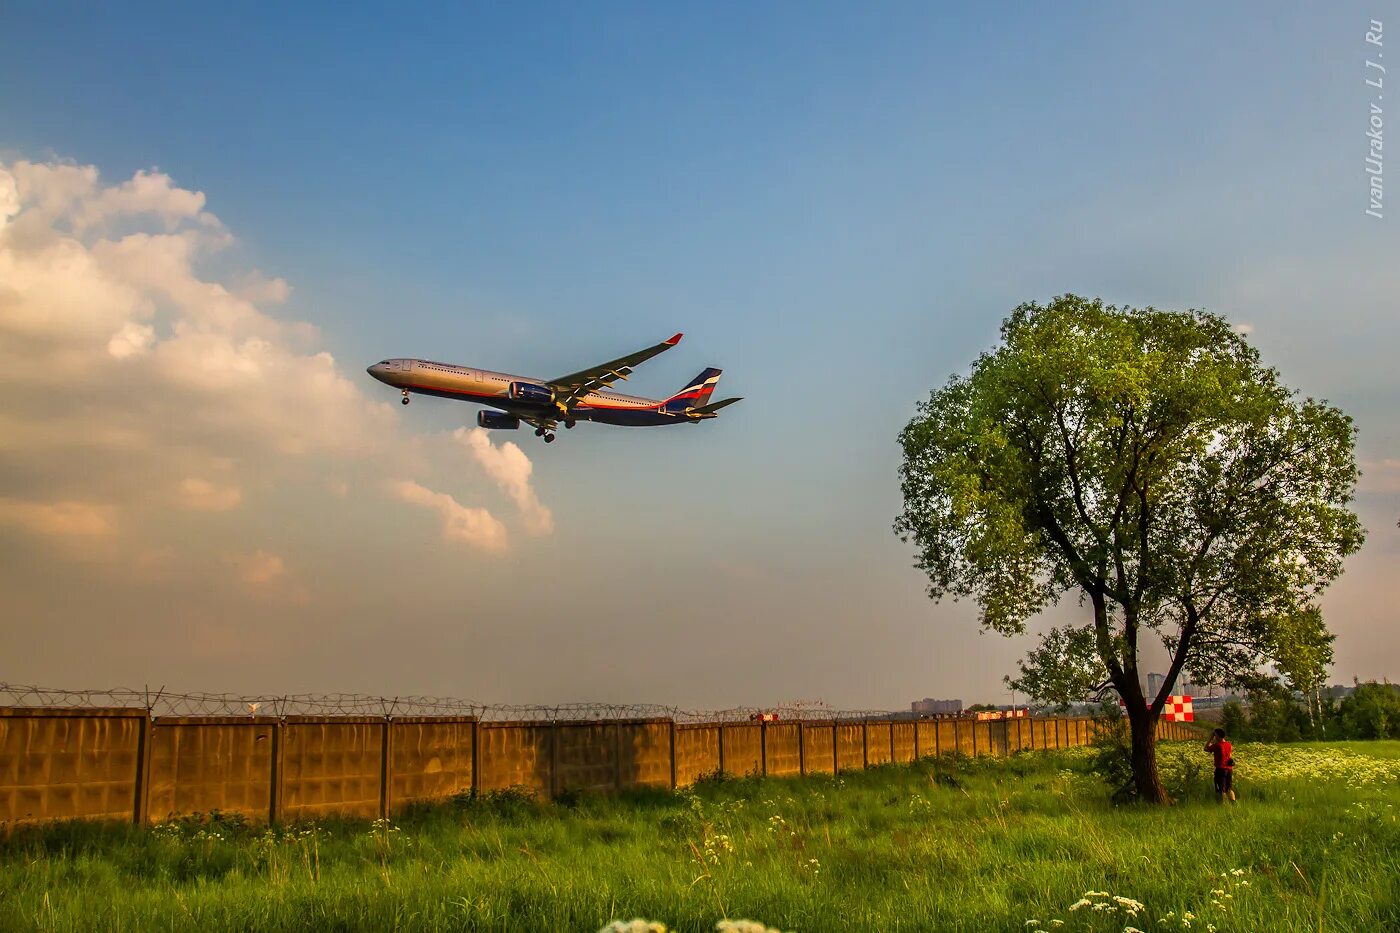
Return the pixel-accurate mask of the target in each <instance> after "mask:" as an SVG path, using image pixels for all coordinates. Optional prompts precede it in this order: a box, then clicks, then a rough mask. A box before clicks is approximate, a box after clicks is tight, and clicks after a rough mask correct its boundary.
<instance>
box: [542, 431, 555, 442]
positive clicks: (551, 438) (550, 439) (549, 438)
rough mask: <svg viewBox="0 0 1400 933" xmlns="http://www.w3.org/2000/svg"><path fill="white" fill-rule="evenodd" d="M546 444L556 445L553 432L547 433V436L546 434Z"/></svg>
mask: <svg viewBox="0 0 1400 933" xmlns="http://www.w3.org/2000/svg"><path fill="white" fill-rule="evenodd" d="M544 442H545V443H546V444H553V443H554V432H553V431H550V432H546V434H545V436H544Z"/></svg>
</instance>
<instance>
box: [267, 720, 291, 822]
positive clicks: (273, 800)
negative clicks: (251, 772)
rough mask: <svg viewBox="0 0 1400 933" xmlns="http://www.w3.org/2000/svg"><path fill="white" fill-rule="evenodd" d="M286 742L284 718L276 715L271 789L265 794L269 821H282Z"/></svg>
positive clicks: (284, 802)
mask: <svg viewBox="0 0 1400 933" xmlns="http://www.w3.org/2000/svg"><path fill="white" fill-rule="evenodd" d="M286 744H287V733H286V720H285V719H283V718H282V717H281V716H278V717H277V720H276V721H275V722H274V723H273V724H272V774H270V775H268V778H269V780H271V781H272V789H271V791H270V792H269V793H268V795H267V796H268V801H269V805H268V813H267V819H268V822H269V823H280V822H282V816H283V813H284V811H285V805H286V801H285V800H284V799H283V798H284V793H285V791H284V789H283V787H282V777H283V774H282V771H283V758H284V757H285V756H286V747H285V746H286Z"/></svg>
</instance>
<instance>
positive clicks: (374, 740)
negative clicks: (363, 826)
mask: <svg viewBox="0 0 1400 933" xmlns="http://www.w3.org/2000/svg"><path fill="white" fill-rule="evenodd" d="M387 729H388V723H387V722H385V721H384V720H383V719H376V718H371V717H368V716H366V717H359V716H336V717H330V716H289V717H287V719H286V721H285V722H284V724H283V726H282V747H281V749H280V751H281V759H282V762H281V780H280V781H279V782H278V787H279V788H280V789H279V790H278V792H277V798H276V809H277V811H278V816H279V818H282V819H287V820H306V819H316V818H319V817H325V816H360V817H370V818H374V817H378V816H380V815H382V813H383V806H384V783H383V779H384V753H385V751H386V749H385V740H386V731H387Z"/></svg>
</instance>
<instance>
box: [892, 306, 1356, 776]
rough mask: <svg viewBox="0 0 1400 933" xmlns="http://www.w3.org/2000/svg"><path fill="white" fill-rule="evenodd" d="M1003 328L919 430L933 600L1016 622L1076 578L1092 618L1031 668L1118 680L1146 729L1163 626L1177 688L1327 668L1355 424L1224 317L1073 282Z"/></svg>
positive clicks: (1054, 697) (909, 486) (915, 474)
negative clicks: (1294, 386)
mask: <svg viewBox="0 0 1400 933" xmlns="http://www.w3.org/2000/svg"><path fill="white" fill-rule="evenodd" d="M1001 337H1002V339H1001V344H1000V345H999V346H998V347H996V348H995V349H993V350H992V351H990V352H988V353H984V354H983V355H982V356H981V357H980V358H979V359H978V360H977V361H976V363H974V364H973V366H972V370H971V372H970V373H969V374H968V375H967V376H955V377H953V378H952V379H951V380H949V382H948V383H947V384H946V385H945V386H944V387H943V388H941V389H939V390H936V391H935V392H933V394H932V395H931V396H930V398H929V400H928V401H927V402H925V403H923V404H921V405H920V406H919V410H918V413H917V414H916V415H915V417H914V418H913V419H912V420H911V421H910V422H909V424H908V425H907V426H906V427H905V428H904V430H903V432H902V433H901V434H900V443H901V445H902V447H903V451H904V463H903V466H902V468H901V474H900V475H901V482H902V492H903V496H904V510H903V512H902V513H901V514H900V516H899V518H898V520H897V522H896V524H895V530H896V531H897V532H898V533H899V534H900V535H901V537H902V538H903V539H904V540H906V541H912V542H913V543H914V544H915V546H916V547H917V548H918V560H917V565H918V566H919V568H920V569H922V570H923V571H924V572H925V574H926V575H927V576H928V580H929V587H928V592H929V595H930V596H931V597H932V598H934V599H942V598H944V597H952V598H955V599H957V598H971V599H974V600H975V601H976V602H977V603H978V605H979V607H980V608H981V611H982V621H983V624H984V626H985V627H987V628H989V629H991V630H994V631H997V632H1000V633H1002V634H1007V635H1014V634H1019V633H1022V632H1024V630H1025V626H1026V622H1027V620H1028V619H1029V618H1030V617H1031V616H1032V615H1034V614H1036V613H1037V612H1039V611H1040V610H1042V609H1044V608H1045V607H1046V606H1048V605H1050V604H1052V603H1054V602H1056V601H1058V600H1059V599H1060V598H1061V597H1062V596H1064V595H1065V594H1069V593H1073V594H1076V595H1077V597H1078V598H1079V599H1080V600H1081V603H1082V604H1085V605H1086V609H1087V611H1086V617H1087V618H1086V619H1085V621H1084V622H1082V623H1080V624H1077V625H1070V626H1063V627H1060V628H1057V629H1054V630H1053V631H1051V632H1050V633H1049V634H1048V635H1047V636H1046V637H1045V638H1043V639H1042V641H1041V644H1040V646H1039V648H1037V649H1036V650H1035V651H1034V652H1032V654H1031V655H1030V657H1029V658H1028V659H1027V661H1026V663H1024V664H1023V665H1022V669H1021V676H1020V677H1019V678H1017V679H1016V680H1015V681H1013V685H1014V686H1016V687H1017V689H1020V690H1023V691H1026V692H1027V693H1029V694H1031V695H1032V696H1033V697H1036V698H1038V699H1041V700H1046V701H1050V702H1061V703H1062V702H1068V701H1070V700H1076V699H1080V698H1082V697H1083V696H1084V692H1083V691H1084V689H1085V686H1086V684H1090V683H1094V682H1103V681H1111V682H1112V683H1113V685H1114V686H1115V687H1116V688H1117V689H1118V692H1119V694H1120V695H1122V696H1123V697H1124V699H1125V701H1126V702H1127V703H1128V704H1129V715H1130V717H1132V718H1133V719H1134V720H1135V721H1137V722H1138V723H1139V724H1140V725H1143V726H1145V728H1143V729H1139V730H1137V733H1136V734H1137V735H1138V739H1137V741H1139V742H1143V741H1145V734H1146V731H1147V730H1150V729H1151V727H1152V723H1154V722H1155V720H1156V714H1157V711H1158V709H1159V708H1160V706H1158V707H1156V708H1152V709H1149V706H1151V705H1152V703H1153V700H1154V698H1150V697H1149V698H1145V699H1144V698H1143V697H1142V696H1141V692H1140V688H1139V687H1138V684H1137V670H1138V650H1139V643H1140V636H1141V635H1143V634H1145V633H1148V632H1150V633H1155V635H1156V637H1158V638H1159V639H1160V640H1161V642H1162V643H1163V645H1165V647H1166V648H1167V650H1168V651H1169V652H1170V653H1171V655H1172V658H1173V663H1172V668H1171V671H1170V675H1169V677H1168V681H1167V683H1166V685H1165V686H1164V688H1163V690H1162V693H1161V695H1160V696H1159V697H1158V698H1156V699H1157V700H1159V701H1163V700H1165V696H1166V694H1167V693H1168V692H1170V690H1171V689H1172V686H1173V684H1174V681H1175V678H1176V676H1177V675H1178V673H1179V672H1180V671H1181V670H1183V669H1184V670H1187V671H1189V672H1191V673H1192V674H1193V675H1194V676H1195V679H1197V680H1198V681H1203V682H1212V683H1227V684H1229V683H1236V682H1238V681H1239V680H1240V679H1242V678H1247V677H1248V676H1250V675H1251V674H1253V673H1254V672H1256V671H1258V670H1259V669H1260V668H1261V667H1262V666H1263V665H1265V664H1266V663H1268V662H1271V661H1272V662H1277V663H1279V664H1280V665H1287V666H1288V667H1289V669H1290V670H1293V671H1295V672H1296V674H1297V676H1299V677H1300V678H1305V679H1306V678H1307V677H1310V676H1312V675H1313V674H1314V673H1315V672H1316V668H1317V665H1318V663H1319V662H1320V661H1321V660H1322V659H1324V658H1325V657H1326V656H1328V652H1330V636H1329V635H1328V634H1327V632H1326V628H1325V626H1323V625H1322V624H1321V616H1320V615H1318V614H1316V613H1315V612H1313V611H1312V609H1311V607H1312V606H1313V605H1314V604H1315V600H1316V598H1317V596H1318V594H1319V593H1320V592H1321V590H1322V589H1323V588H1324V587H1325V586H1326V585H1327V584H1328V583H1329V582H1330V581H1331V580H1332V579H1334V578H1335V577H1336V576H1337V574H1339V573H1340V572H1341V568H1342V560H1343V559H1344V558H1345V557H1346V556H1347V555H1348V554H1350V553H1352V552H1354V551H1355V550H1356V549H1357V548H1358V547H1360V545H1361V542H1362V539H1363V531H1362V527H1361V524H1360V522H1359V520H1358V519H1357V517H1356V516H1355V515H1354V514H1353V513H1352V511H1351V510H1350V508H1349V505H1350V502H1351V499H1352V494H1353V489H1354V487H1355V483H1356V479H1357V476H1358V472H1357V467H1356V460H1355V456H1354V453H1353V443H1354V433H1355V429H1354V427H1353V425H1352V422H1351V419H1350V418H1349V417H1347V416H1346V415H1345V414H1344V413H1342V412H1341V411H1340V410H1339V409H1337V408H1335V407H1333V406H1331V405H1328V404H1327V403H1325V402H1320V401H1316V400H1314V399H1311V398H1303V399H1300V398H1298V397H1297V396H1296V394H1295V393H1294V392H1293V391H1292V390H1291V389H1289V388H1287V387H1286V386H1285V385H1283V384H1282V382H1281V381H1280V380H1279V377H1278V373H1277V372H1276V371H1275V370H1273V369H1271V368H1269V367H1267V366H1265V365H1264V364H1263V363H1262V362H1261V360H1260V357H1259V354H1258V352H1257V351H1256V350H1255V349H1254V348H1253V347H1251V346H1250V345H1249V344H1248V342H1247V341H1246V340H1245V339H1244V337H1243V336H1242V335H1240V334H1239V333H1238V332H1236V331H1235V330H1234V329H1233V328H1232V327H1231V326H1230V324H1229V323H1228V322H1227V321H1226V320H1225V319H1224V318H1222V317H1220V316H1218V315H1215V314H1209V313H1206V312H1202V311H1158V310H1156V309H1153V308H1145V309H1134V308H1116V307H1112V306H1106V305H1104V304H1103V303H1102V302H1100V301H1097V300H1089V299H1085V298H1080V297H1077V296H1074V295H1065V296H1063V297H1060V298H1056V299H1054V300H1053V301H1051V302H1050V303H1049V304H1047V305H1038V304H1034V303H1031V304H1025V305H1022V306H1020V307H1018V308H1016V309H1015V311H1013V312H1012V313H1011V316H1010V317H1008V318H1007V319H1006V321H1005V322H1004V323H1003V324H1002V329H1001ZM1138 779H1139V781H1140V782H1142V783H1143V784H1144V786H1148V785H1151V784H1152V783H1153V782H1152V780H1151V777H1150V775H1142V774H1139V775H1138Z"/></svg>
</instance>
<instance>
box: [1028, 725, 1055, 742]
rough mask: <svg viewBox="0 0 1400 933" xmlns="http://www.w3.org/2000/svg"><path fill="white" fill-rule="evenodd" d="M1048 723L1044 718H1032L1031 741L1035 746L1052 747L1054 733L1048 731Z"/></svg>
mask: <svg viewBox="0 0 1400 933" xmlns="http://www.w3.org/2000/svg"><path fill="white" fill-rule="evenodd" d="M1049 727H1050V724H1049V722H1047V721H1046V720H1044V719H1032V720H1031V729H1032V736H1033V737H1032V741H1033V742H1034V743H1035V747H1036V748H1054V747H1055V745H1054V740H1055V737H1054V734H1053V733H1052V732H1051V731H1050V728H1049Z"/></svg>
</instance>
